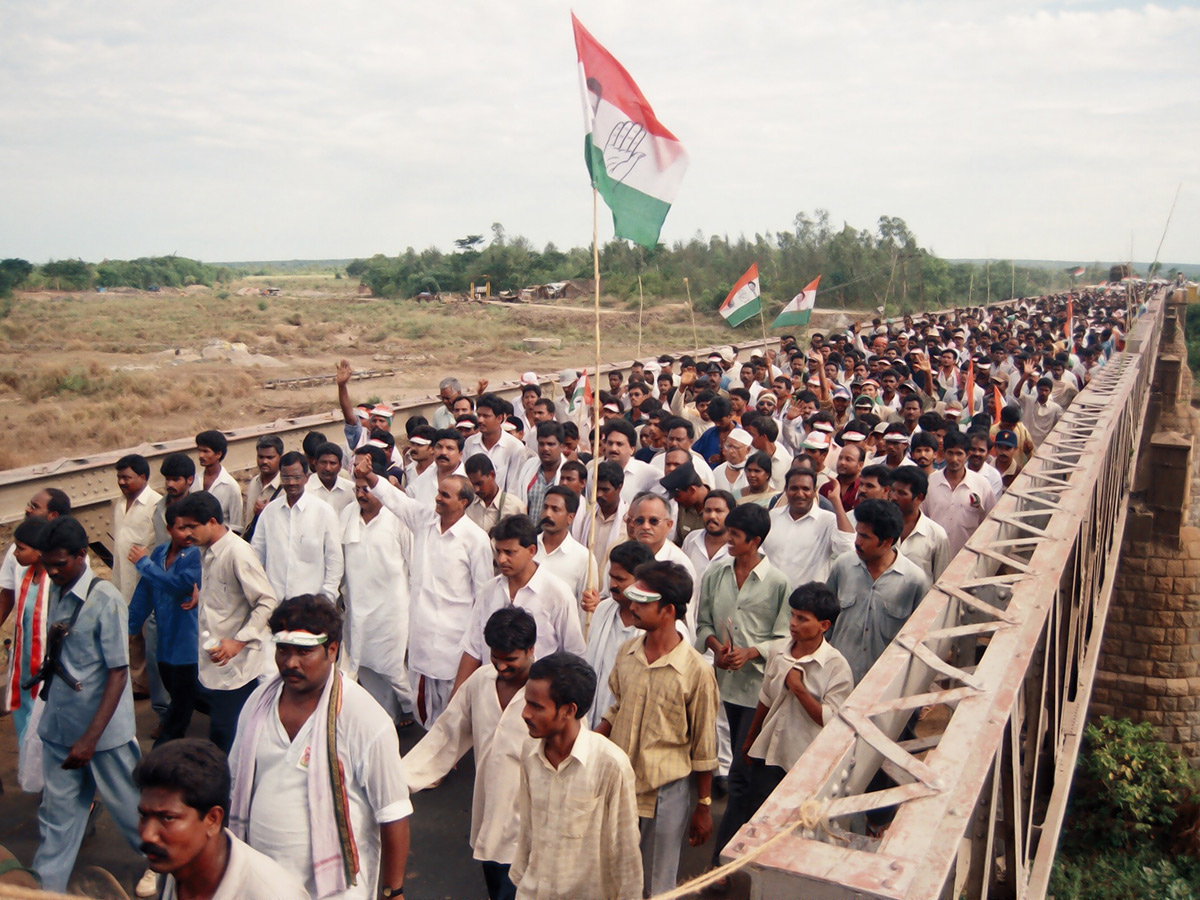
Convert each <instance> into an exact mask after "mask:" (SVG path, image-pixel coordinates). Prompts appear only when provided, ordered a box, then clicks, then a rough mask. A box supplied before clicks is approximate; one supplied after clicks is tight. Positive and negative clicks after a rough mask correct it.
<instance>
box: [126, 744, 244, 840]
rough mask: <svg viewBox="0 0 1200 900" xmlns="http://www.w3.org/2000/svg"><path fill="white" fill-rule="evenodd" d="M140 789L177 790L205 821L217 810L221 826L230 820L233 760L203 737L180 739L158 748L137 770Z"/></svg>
mask: <svg viewBox="0 0 1200 900" xmlns="http://www.w3.org/2000/svg"><path fill="white" fill-rule="evenodd" d="M133 783H134V784H135V785H137V787H138V789H139V790H145V789H146V788H159V789H161V790H165V791H176V792H178V793H179V795H180V796H181V797H182V798H183V802H184V804H185V805H187V806H190V807H191V808H192V809H194V810H196V812H198V813H199V814H200V816H201V818H203V817H204V816H205V815H207V814H208V812H209V810H211V809H212V808H213V807H216V808H217V809H219V810H221V823H222V824H225V823H226V821H227V820H228V819H229V794H230V790H231V779H230V776H229V760H228V758H227V757H226V756H225V754H224V753H223V752H222V751H221V748H220V747H218V746H217V745H216V744H214V743H213V742H212V741H207V740H203V739H202V738H179V739H177V740H174V741H167V742H166V743H165V744H160V745H159V746H157V747H155V748H154V749H153V750H151V751H150V752H149V753H147V754H146V755H145V756H144V757H142V759H141V761H140V762H139V763H138V764H137V765H136V766H135V767H134V769H133Z"/></svg>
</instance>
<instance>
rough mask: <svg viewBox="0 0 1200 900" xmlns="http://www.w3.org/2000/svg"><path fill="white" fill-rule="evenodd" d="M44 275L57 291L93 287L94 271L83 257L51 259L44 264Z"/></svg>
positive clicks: (80, 289)
mask: <svg viewBox="0 0 1200 900" xmlns="http://www.w3.org/2000/svg"><path fill="white" fill-rule="evenodd" d="M41 271H42V276H43V277H44V278H45V279H46V280H47V281H48V282H50V283H52V284H53V285H54V289H55V290H56V291H61V290H68V291H82V290H86V289H87V288H89V287H91V285H92V278H93V277H94V273H93V272H92V267H91V265H90V264H88V263H85V262H84V261H83V260H82V259H59V260H51V261H50V262H48V263H46V264H45V265H44V266H42V270H41Z"/></svg>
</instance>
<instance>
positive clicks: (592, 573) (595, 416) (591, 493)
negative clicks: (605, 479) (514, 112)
mask: <svg viewBox="0 0 1200 900" xmlns="http://www.w3.org/2000/svg"><path fill="white" fill-rule="evenodd" d="M599 218H600V192H599V191H597V190H596V187H595V185H592V280H593V281H594V282H595V283H596V291H595V319H596V368H595V370H594V371H595V373H596V384H595V385H594V386H593V387H592V466H593V468H592V477H591V478H589V479H588V502H589V503H590V504H591V508H592V510H591V516H592V522H591V528H589V529H588V556H589V557H591V559H590V561H589V563H588V578H587V586H588V590H590V591H594V590H596V589H597V588H598V587H599V584H598V578H599V573H598V568H599V567H598V566H597V565H596V564H595V559H596V513H597V511H598V510H599V506H598V505H597V504H596V475H597V473H598V470H599V468H600V242H599V226H598V224H597V223H598V221H599ZM638 282H639V284H640V283H641V276H638ZM639 339H640V321H639ZM583 377H584V378H585V379H586V378H587V372H586V371H585V372H584V373H583ZM591 627H592V614H591V613H588V614H587V618H586V621H585V623H584V628H583V636H584V638H586V637H587V633H588V630H589V629H590V628H591Z"/></svg>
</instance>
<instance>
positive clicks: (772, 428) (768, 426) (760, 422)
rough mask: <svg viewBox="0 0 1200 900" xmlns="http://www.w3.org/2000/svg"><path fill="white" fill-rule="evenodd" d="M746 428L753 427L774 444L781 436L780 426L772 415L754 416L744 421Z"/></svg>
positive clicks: (743, 424)
mask: <svg viewBox="0 0 1200 900" xmlns="http://www.w3.org/2000/svg"><path fill="white" fill-rule="evenodd" d="M742 426H743V427H745V428H753V429H754V430H755V431H757V432H758V433H759V434H761V435H762V436H763V437H765V438H766V439H767V440H768V441H770V442H771V443H772V444H773V443H775V441H776V440H777V439H778V438H779V426H778V425H776V424H775V420H774V419H772V418H771V417H770V416H753V417H751V418H750V419H749V420H748V421H746V422H743V423H742Z"/></svg>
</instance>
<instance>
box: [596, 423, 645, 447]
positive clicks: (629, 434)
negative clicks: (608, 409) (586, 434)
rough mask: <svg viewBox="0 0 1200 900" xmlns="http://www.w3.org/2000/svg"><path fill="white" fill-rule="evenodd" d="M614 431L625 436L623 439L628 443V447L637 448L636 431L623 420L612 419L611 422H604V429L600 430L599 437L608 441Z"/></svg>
mask: <svg viewBox="0 0 1200 900" xmlns="http://www.w3.org/2000/svg"><path fill="white" fill-rule="evenodd" d="M614 431H619V432H620V433H621V434H623V435H625V439H626V440H627V441H629V446H630V447H636V446H637V442H638V436H637V429H635V428H634V427H633V425H632V424H630V423H629V422H627V421H625V420H624V419H613V420H612V421H609V422H605V423H604V427H603V428H601V429H600V436H601V437H602V438H604V439H605V440H608V436H609V435H610V434H612V433H613V432H614Z"/></svg>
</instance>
